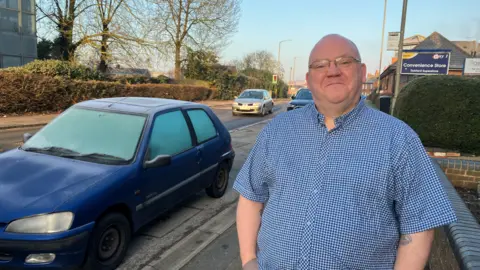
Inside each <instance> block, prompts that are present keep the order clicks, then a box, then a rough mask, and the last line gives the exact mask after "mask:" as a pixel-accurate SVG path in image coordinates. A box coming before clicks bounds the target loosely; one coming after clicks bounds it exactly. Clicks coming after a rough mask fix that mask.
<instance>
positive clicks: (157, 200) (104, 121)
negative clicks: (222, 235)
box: [0, 97, 235, 269]
mask: <svg viewBox="0 0 480 270" xmlns="http://www.w3.org/2000/svg"><path fill="white" fill-rule="evenodd" d="M234 158H235V152H234V150H233V149H232V145H231V137H230V133H229V132H228V130H227V129H226V128H225V126H224V125H223V124H222V123H221V122H220V120H219V119H218V117H217V116H216V115H215V114H214V112H213V111H212V110H211V109H210V108H209V107H208V106H205V105H202V104H198V103H193V102H185V101H176V100H169V99H156V98H139V97H122V98H107V99H97V100H90V101H85V102H82V103H78V104H76V105H74V106H72V107H71V108H69V109H68V110H66V111H65V112H63V113H62V114H61V115H59V116H58V117H56V118H55V119H54V120H52V121H51V122H50V123H49V124H48V125H46V126H45V127H43V128H42V129H41V130H40V131H38V132H37V133H36V134H35V135H34V136H30V135H28V134H26V135H25V136H24V144H23V145H22V146H21V147H19V148H17V149H12V150H10V151H7V152H4V153H2V154H0V164H1V166H0V269H4V268H6V269H11V268H14V269H15V268H17V267H18V268H21V269H28V268H36V269H38V268H41V269H44V268H53V269H68V268H70V267H78V266H82V267H84V268H86V269H115V268H116V267H117V266H118V265H119V264H120V263H121V262H122V260H123V258H124V256H125V253H126V251H127V247H128V244H129V241H130V239H131V236H132V234H133V233H135V232H136V231H137V230H138V229H139V228H141V227H142V226H143V225H145V224H146V223H148V222H149V221H152V220H153V219H155V218H156V217H158V216H159V215H160V214H161V213H162V212H165V211H166V210H168V209H171V208H172V207H173V206H174V205H176V204H178V203H180V202H181V201H182V200H183V199H185V198H187V197H188V196H190V195H192V194H194V193H197V192H198V191H201V190H202V189H206V193H207V194H208V195H209V196H211V197H214V198H219V197H221V196H223V194H224V193H225V191H226V189H227V186H228V176H229V172H230V170H231V168H232V163H233V160H234Z"/></svg>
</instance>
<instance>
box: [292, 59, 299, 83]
mask: <svg viewBox="0 0 480 270" xmlns="http://www.w3.org/2000/svg"><path fill="white" fill-rule="evenodd" d="M297 58H299V57H298V56H295V57H294V58H293V74H292V81H295V69H296V66H297Z"/></svg>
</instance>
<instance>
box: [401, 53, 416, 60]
mask: <svg viewBox="0 0 480 270" xmlns="http://www.w3.org/2000/svg"><path fill="white" fill-rule="evenodd" d="M417 54H418V53H415V52H404V53H403V57H402V58H403V59H410V58H413V57H415V56H416V55H417Z"/></svg>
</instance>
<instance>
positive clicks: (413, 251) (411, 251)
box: [395, 230, 434, 270]
mask: <svg viewBox="0 0 480 270" xmlns="http://www.w3.org/2000/svg"><path fill="white" fill-rule="evenodd" d="M433 237H434V232H433V230H430V231H425V232H421V233H415V234H407V235H402V236H401V238H400V243H399V245H398V251H397V259H396V262H395V270H407V269H408V270H417V269H418V270H423V269H424V268H425V265H426V263H427V261H428V257H429V255H430V249H431V247H432V241H433Z"/></svg>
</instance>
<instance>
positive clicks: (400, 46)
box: [390, 0, 408, 115]
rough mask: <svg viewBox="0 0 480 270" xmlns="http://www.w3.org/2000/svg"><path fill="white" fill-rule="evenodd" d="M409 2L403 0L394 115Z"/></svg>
mask: <svg viewBox="0 0 480 270" xmlns="http://www.w3.org/2000/svg"><path fill="white" fill-rule="evenodd" d="M407 2H408V0H403V9H402V22H401V26H400V42H399V43H398V57H397V70H396V76H395V88H394V89H393V91H394V92H393V100H392V103H391V106H390V114H391V115H393V109H394V108H395V103H396V102H397V98H398V94H399V93H398V92H400V76H401V71H402V62H403V37H404V36H405V19H406V17H407Z"/></svg>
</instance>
